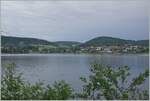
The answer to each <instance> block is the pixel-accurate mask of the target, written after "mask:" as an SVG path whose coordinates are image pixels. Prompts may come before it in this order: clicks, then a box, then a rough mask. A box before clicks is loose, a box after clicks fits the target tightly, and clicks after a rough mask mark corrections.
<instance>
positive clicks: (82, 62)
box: [1, 54, 149, 91]
mask: <svg viewBox="0 0 150 101" xmlns="http://www.w3.org/2000/svg"><path fill="white" fill-rule="evenodd" d="M1 60H2V61H1V62H2V68H3V67H4V65H5V64H8V63H15V64H16V66H17V68H16V69H17V72H21V73H23V77H24V79H25V80H27V81H29V82H31V83H35V82H37V81H39V80H40V81H43V82H44V83H45V84H52V83H54V81H58V80H65V81H66V82H67V83H69V84H71V86H72V87H73V88H74V89H75V90H76V91H80V90H81V86H82V82H81V81H80V80H79V78H80V77H81V76H86V77H87V76H89V74H90V72H89V68H90V64H91V63H92V62H95V61H97V62H98V63H101V64H104V65H110V66H113V67H114V68H115V67H118V66H124V65H127V66H129V67H130V73H131V76H132V77H134V76H136V75H138V74H140V73H142V72H143V71H144V70H145V69H147V68H149V56H148V55H106V54H105V55H86V54H80V55H79V54H20V55H19V54H18V55H15V54H14V55H8V54H7V55H2V57H1ZM144 87H146V88H147V87H148V81H147V82H146V83H145V84H144Z"/></svg>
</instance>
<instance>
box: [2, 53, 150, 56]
mask: <svg viewBox="0 0 150 101" xmlns="http://www.w3.org/2000/svg"><path fill="white" fill-rule="evenodd" d="M48 55H114V56H121V55H139V56H149V53H101V54H98V53H95V54H94V53H13V54H12V53H11V54H10V53H1V56H48Z"/></svg>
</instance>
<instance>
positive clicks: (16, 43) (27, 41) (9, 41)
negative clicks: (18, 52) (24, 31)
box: [1, 36, 149, 47]
mask: <svg viewBox="0 0 150 101" xmlns="http://www.w3.org/2000/svg"><path fill="white" fill-rule="evenodd" d="M126 44H128V45H141V46H149V40H139V41H134V40H124V39H120V38H113V37H97V38H94V39H92V40H89V41H87V42H85V43H80V42H74V41H57V42H49V41H46V40H42V39H36V38H22V37H12V36H1V45H2V47H24V46H38V45H48V46H54V47H72V46H79V47H89V46H123V45H126Z"/></svg>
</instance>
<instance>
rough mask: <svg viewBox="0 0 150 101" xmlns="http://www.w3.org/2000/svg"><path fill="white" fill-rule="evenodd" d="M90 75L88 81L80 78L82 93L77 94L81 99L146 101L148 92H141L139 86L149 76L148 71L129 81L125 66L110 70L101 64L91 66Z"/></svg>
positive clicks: (127, 70) (127, 69) (110, 68)
mask: <svg viewBox="0 0 150 101" xmlns="http://www.w3.org/2000/svg"><path fill="white" fill-rule="evenodd" d="M90 71H91V72H92V75H90V76H89V78H88V79H86V78H84V77H81V78H80V79H81V80H82V81H83V82H84V83H85V85H84V86H83V92H82V93H80V94H78V96H79V97H80V98H83V99H107V100H115V99H117V100H130V99H132V100H147V99H149V94H148V90H142V89H141V88H140V86H141V85H142V84H143V83H144V81H145V80H146V78H148V76H149V70H146V71H145V72H144V73H141V74H140V75H139V76H137V77H136V78H134V79H132V80H131V81H130V80H129V75H130V73H129V68H128V67H127V66H124V67H120V68H116V69H115V68H112V67H110V66H104V65H101V64H96V63H94V64H92V66H91V70H90Z"/></svg>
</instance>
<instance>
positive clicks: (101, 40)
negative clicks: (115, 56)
mask: <svg viewBox="0 0 150 101" xmlns="http://www.w3.org/2000/svg"><path fill="white" fill-rule="evenodd" d="M126 44H128V45H142V46H148V45H149V40H139V41H134V40H124V39H120V38H113V37H97V38H94V39H92V40H89V41H87V42H85V43H83V44H81V45H80V46H81V47H89V46H122V45H126Z"/></svg>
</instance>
